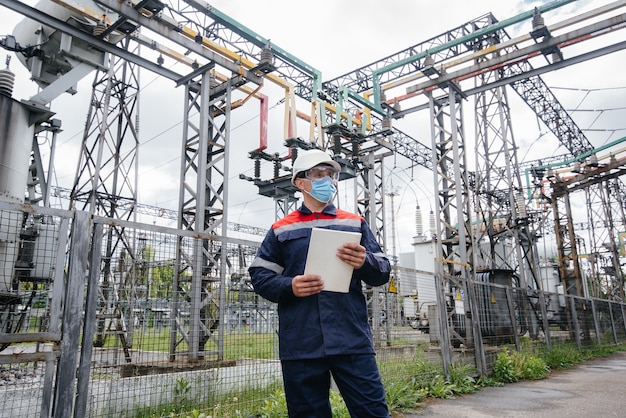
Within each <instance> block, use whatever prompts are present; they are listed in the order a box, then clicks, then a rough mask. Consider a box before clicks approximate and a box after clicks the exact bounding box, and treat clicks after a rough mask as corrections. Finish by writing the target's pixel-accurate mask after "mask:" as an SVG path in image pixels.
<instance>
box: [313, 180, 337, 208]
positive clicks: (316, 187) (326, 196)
mask: <svg viewBox="0 0 626 418" xmlns="http://www.w3.org/2000/svg"><path fill="white" fill-rule="evenodd" d="M311 185H312V187H311V192H310V193H309V194H310V195H311V197H313V198H314V199H315V200H319V201H320V202H322V203H328V202H330V199H332V198H333V196H334V195H335V193H336V192H337V188H336V187H335V184H334V183H333V181H332V180H331V179H330V177H324V178H323V179H319V180H311Z"/></svg>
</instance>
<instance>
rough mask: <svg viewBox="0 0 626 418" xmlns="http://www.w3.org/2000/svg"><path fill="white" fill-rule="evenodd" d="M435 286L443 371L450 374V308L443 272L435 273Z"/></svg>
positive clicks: (447, 374)
mask: <svg viewBox="0 0 626 418" xmlns="http://www.w3.org/2000/svg"><path fill="white" fill-rule="evenodd" d="M435 286H436V288H437V308H438V311H439V315H437V316H438V318H437V319H438V321H439V346H440V347H441V361H442V365H443V373H444V374H445V375H446V376H449V375H450V366H451V364H452V353H451V350H452V349H451V347H452V344H451V342H450V327H449V325H448V309H447V304H446V291H445V287H446V283H445V282H444V276H443V274H436V275H435Z"/></svg>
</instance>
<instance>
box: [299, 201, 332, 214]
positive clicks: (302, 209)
mask: <svg viewBox="0 0 626 418" xmlns="http://www.w3.org/2000/svg"><path fill="white" fill-rule="evenodd" d="M298 210H299V211H300V212H302V213H303V214H304V215H310V214H312V213H313V212H312V211H311V209H309V208H307V207H306V206H305V205H304V204H303V205H302V206H300V209H298ZM322 213H325V214H326V215H331V216H337V208H336V207H335V205H334V204H333V203H332V202H330V203H328V205H326V207H325V208H324V209H323V210H322Z"/></svg>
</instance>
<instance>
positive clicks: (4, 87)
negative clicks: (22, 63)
mask: <svg viewBox="0 0 626 418" xmlns="http://www.w3.org/2000/svg"><path fill="white" fill-rule="evenodd" d="M14 85H15V74H14V73H13V72H12V71H11V70H9V69H8V68H6V69H4V70H0V94H2V95H4V96H8V97H11V96H13V86H14Z"/></svg>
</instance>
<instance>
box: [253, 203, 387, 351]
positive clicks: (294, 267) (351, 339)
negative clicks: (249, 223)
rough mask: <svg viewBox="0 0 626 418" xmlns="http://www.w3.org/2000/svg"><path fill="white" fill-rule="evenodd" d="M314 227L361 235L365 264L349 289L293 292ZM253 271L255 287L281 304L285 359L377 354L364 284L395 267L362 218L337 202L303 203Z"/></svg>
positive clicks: (275, 229)
mask: <svg viewBox="0 0 626 418" xmlns="http://www.w3.org/2000/svg"><path fill="white" fill-rule="evenodd" d="M313 227H318V228H328V229H336V230H343V231H351V232H360V233H361V245H362V246H364V247H365V249H366V253H367V254H366V258H365V264H364V265H363V266H362V267H361V268H360V269H356V270H354V272H353V274H352V280H351V282H350V289H349V291H348V293H339V292H330V291H322V292H320V293H318V294H316V295H312V296H307V297H296V296H295V295H294V294H293V290H292V288H291V281H292V279H293V277H294V276H297V275H300V274H303V273H304V266H305V263H306V254H307V250H308V247H309V240H310V238H311V228H313ZM248 270H249V272H250V276H251V280H252V285H253V286H254V290H255V291H256V292H257V293H258V294H259V295H261V296H262V297H264V298H265V299H267V300H270V301H272V302H276V303H278V318H279V331H278V336H279V352H280V358H281V359H282V360H298V359H310V358H323V357H325V356H331V355H339V354H365V353H374V346H373V343H372V333H371V330H370V326H369V322H368V314H367V305H366V300H365V296H364V295H363V291H362V287H363V286H362V282H364V283H366V284H368V285H371V286H380V285H383V284H385V283H387V281H389V273H390V270H391V265H390V263H389V260H388V258H387V256H386V255H385V254H384V253H383V252H382V250H381V248H380V246H379V245H378V242H377V241H376V238H375V237H374V234H373V233H372V231H371V229H370V228H369V226H368V224H367V223H366V222H365V220H364V219H363V218H362V217H361V216H358V215H355V214H353V213H350V212H346V211H343V210H341V209H337V208H335V206H334V205H332V204H329V205H328V206H327V207H326V208H325V209H324V210H323V211H322V212H316V213H313V212H311V211H310V210H309V209H308V208H307V207H306V206H304V205H303V206H301V207H300V209H298V210H296V211H294V212H292V213H290V214H289V215H287V216H286V217H284V218H283V219H281V220H280V221H277V222H276V223H275V224H274V225H272V228H271V229H270V230H269V232H268V233H267V235H266V236H265V239H264V240H263V243H262V244H261V247H260V248H259V251H258V252H257V255H256V257H255V259H254V261H253V262H252V264H251V265H250V267H249V269H248Z"/></svg>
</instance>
